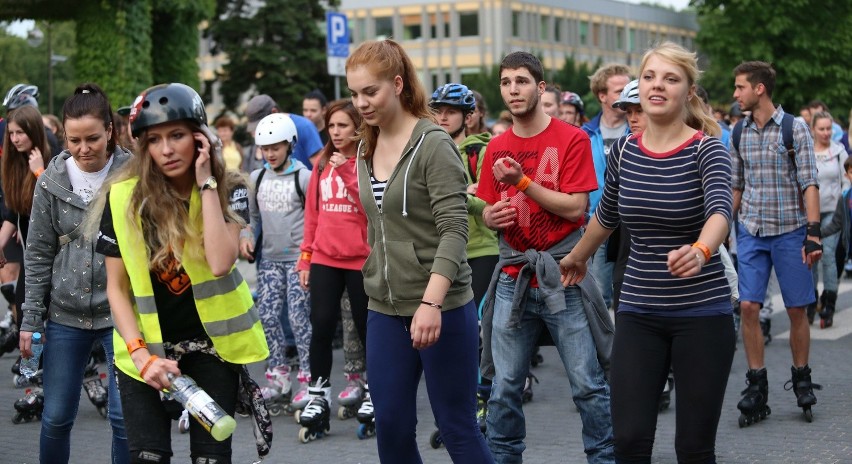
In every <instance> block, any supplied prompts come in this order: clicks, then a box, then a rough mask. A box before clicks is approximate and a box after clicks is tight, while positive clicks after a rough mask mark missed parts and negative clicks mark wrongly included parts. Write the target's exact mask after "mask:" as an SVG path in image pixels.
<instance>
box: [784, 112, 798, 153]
mask: <svg viewBox="0 0 852 464" xmlns="http://www.w3.org/2000/svg"><path fill="white" fill-rule="evenodd" d="M781 141H782V142H783V143H784V147H785V148H786V149H787V155H789V156H790V159H791V160H793V164H795V163H796V148H795V147H794V146H793V115H792V114H790V113H784V116H783V117H782V118H781Z"/></svg>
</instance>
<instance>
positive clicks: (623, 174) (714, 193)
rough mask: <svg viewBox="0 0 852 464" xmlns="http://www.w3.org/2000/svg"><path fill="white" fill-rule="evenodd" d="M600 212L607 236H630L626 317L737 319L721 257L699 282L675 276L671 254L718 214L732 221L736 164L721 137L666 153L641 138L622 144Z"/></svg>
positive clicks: (615, 151) (610, 166) (612, 159)
mask: <svg viewBox="0 0 852 464" xmlns="http://www.w3.org/2000/svg"><path fill="white" fill-rule="evenodd" d="M605 178H606V183H605V186H604V192H603V198H602V199H601V202H600V204H599V206H598V208H597V210H596V211H595V214H596V215H597V218H598V221H599V222H600V223H601V224H602V225H603V226H604V227H606V228H608V229H615V228H616V227H618V225H619V223H620V222H623V223H624V225H625V227H626V228H627V230H628V231H629V232H630V237H631V243H630V255H629V258H628V261H627V269H626V270H625V273H624V284H623V286H622V290H621V300H620V304H619V309H618V310H619V311H628V312H638V313H645V314H655V315H663V316H679V317H680V316H702V315H718V314H730V313H731V312H732V307H731V301H730V288H729V287H728V281H727V280H726V279H725V273H724V268H723V266H722V262H721V260H720V259H719V253H718V252H716V253H714V254H713V256H711V258H710V261H709V262H707V263H706V264H705V265H704V267H703V268H702V270H701V273H700V274H699V275H697V276H694V277H687V278H681V277H674V276H673V275H672V274H671V272H669V270H668V268H667V265H666V261H667V253H668V252H669V251H671V250H674V249H677V248H680V247H681V246H683V245H687V244H689V245H691V244H692V243H694V242H695V241H696V240H697V239H698V236H699V235H700V233H701V229H702V227H703V226H704V223H705V221H706V220H707V218H709V217H710V216H711V215H713V214H716V213H718V214H722V215H724V216H725V217H726V218H728V221H729V222H730V220H731V212H732V194H731V157H730V155H729V154H728V151H727V149H726V148H725V146H724V145H723V144H722V142H720V141H719V140H718V139H716V138H715V137H709V136H705V135H704V134H703V133H701V132H698V133H696V134H695V136H694V137H692V138H691V139H689V140H688V141H686V142H685V143H684V144H682V145H681V146H679V147H677V148H675V149H674V150H672V151H670V152H667V153H652V152H650V151H648V150H647V149H645V148H644V147H643V146H642V134H638V135H631V136H625V137H622V138H621V139H619V140H618V141H616V143H615V144H614V145H613V148H612V150H611V151H610V154H609V159H608V160H607V165H606V177H605Z"/></svg>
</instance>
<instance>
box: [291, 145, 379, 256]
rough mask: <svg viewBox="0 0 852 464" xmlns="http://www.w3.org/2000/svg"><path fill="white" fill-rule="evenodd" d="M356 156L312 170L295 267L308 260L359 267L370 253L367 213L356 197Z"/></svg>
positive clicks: (306, 194) (306, 193)
mask: <svg viewBox="0 0 852 464" xmlns="http://www.w3.org/2000/svg"><path fill="white" fill-rule="evenodd" d="M355 160H356V159H355V157H354V156H353V157H352V158H349V159H348V160H347V161H346V164H344V165H342V166H338V167H334V166H331V165H328V164H326V166H325V168H324V169H323V170H322V172H321V173H320V170H319V168H318V167H315V168H314V170H313V172H311V180H310V182H309V183H308V191H307V192H305V197H306V198H305V238H304V240H303V241H302V247H301V249H302V254H301V257H300V258H299V265H298V270H300V271H307V270H310V265H311V263H315V264H322V265H325V266H329V267H335V268H342V269H351V270H360V269H361V267H362V266H363V265H364V261H365V260H366V259H367V255H369V254H370V246H369V245H367V216H366V215H365V214H364V209H363V207H362V206H361V200H360V198H359V196H358V173H357V172H356V162H355Z"/></svg>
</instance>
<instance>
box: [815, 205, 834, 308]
mask: <svg viewBox="0 0 852 464" xmlns="http://www.w3.org/2000/svg"><path fill="white" fill-rule="evenodd" d="M820 217H821V219H820V226H822V228H823V229H825V228H826V227H828V225H829V224H831V220H832V219H833V218H834V213H824V214H822V215H820ZM820 241H821V242H822V259H820V260H819V262H818V263H816V264H814V265H813V267H811V272H812V273H813V276H814V290H816V288H817V284H818V283H819V275H820V274H822V290H823V291H829V292H835V293H837V263H836V262H835V260H834V255H835V253H836V252H837V243H838V242H839V241H840V232H837V233H835V234H833V235H829V236H827V237H823V238H822V240H820Z"/></svg>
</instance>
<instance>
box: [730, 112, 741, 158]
mask: <svg viewBox="0 0 852 464" xmlns="http://www.w3.org/2000/svg"><path fill="white" fill-rule="evenodd" d="M742 136H743V120H742V119H740V120H739V121H737V123H736V124H734V127H733V128H732V129H731V142H733V147H734V148H736V149H737V153H739V151H740V138H742Z"/></svg>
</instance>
